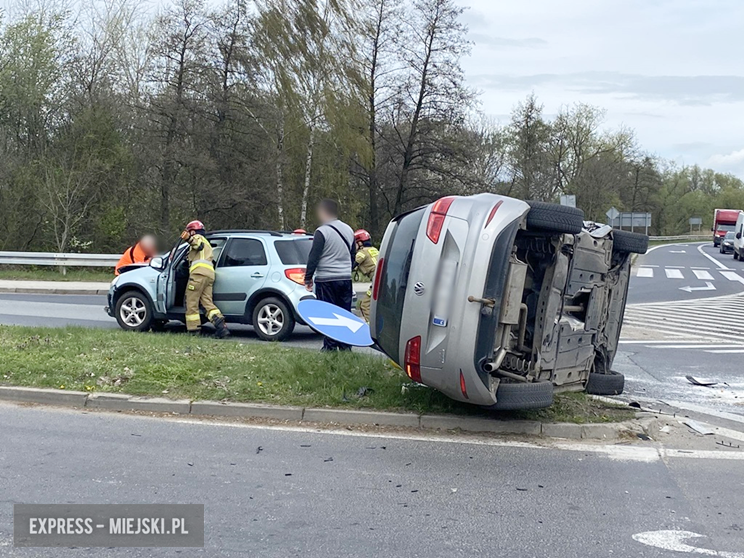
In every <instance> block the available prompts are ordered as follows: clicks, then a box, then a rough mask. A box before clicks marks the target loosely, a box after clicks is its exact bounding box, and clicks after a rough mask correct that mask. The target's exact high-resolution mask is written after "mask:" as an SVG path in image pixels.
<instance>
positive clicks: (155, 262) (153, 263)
mask: <svg viewBox="0 0 744 558" xmlns="http://www.w3.org/2000/svg"><path fill="white" fill-rule="evenodd" d="M150 267H152V268H155V269H157V270H158V271H162V270H163V269H165V265H164V264H163V258H161V257H157V258H153V259H151V260H150Z"/></svg>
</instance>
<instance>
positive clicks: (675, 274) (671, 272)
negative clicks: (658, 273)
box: [664, 267, 684, 279]
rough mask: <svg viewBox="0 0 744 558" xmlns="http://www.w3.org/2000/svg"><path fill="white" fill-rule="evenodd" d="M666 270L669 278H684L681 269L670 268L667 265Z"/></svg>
mask: <svg viewBox="0 0 744 558" xmlns="http://www.w3.org/2000/svg"><path fill="white" fill-rule="evenodd" d="M664 271H665V272H666V276H667V278H669V279H684V275H682V272H681V271H680V270H679V269H669V268H668V267H667V268H666V269H665V270H664Z"/></svg>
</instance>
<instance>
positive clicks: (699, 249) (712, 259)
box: [698, 244, 729, 269]
mask: <svg viewBox="0 0 744 558" xmlns="http://www.w3.org/2000/svg"><path fill="white" fill-rule="evenodd" d="M703 246H705V244H701V245H700V246H698V252H700V253H701V254H702V255H703V256H705V257H706V258H708V259H709V260H710V261H712V262H713V263H714V264H716V267H717V268H718V269H729V268H728V267H726V265H724V264H723V263H722V262H719V261H718V260H717V259H715V258H714V257H713V256H711V255H710V254H706V253H705V251H704V250H703Z"/></svg>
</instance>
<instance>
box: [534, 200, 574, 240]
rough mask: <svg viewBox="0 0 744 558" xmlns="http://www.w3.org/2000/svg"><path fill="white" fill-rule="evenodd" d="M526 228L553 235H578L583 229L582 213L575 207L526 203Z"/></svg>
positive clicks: (537, 202) (538, 202)
mask: <svg viewBox="0 0 744 558" xmlns="http://www.w3.org/2000/svg"><path fill="white" fill-rule="evenodd" d="M527 203H528V204H529V205H530V211H529V213H527V228H528V229H530V230H539V231H547V232H554V233H565V234H579V233H580V232H581V230H582V229H583V228H584V212H583V211H582V210H581V209H578V208H576V207H568V206H565V205H557V204H554V203H546V202H540V201H528V202H527Z"/></svg>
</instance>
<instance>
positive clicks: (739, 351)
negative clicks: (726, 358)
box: [705, 349, 744, 355]
mask: <svg viewBox="0 0 744 558" xmlns="http://www.w3.org/2000/svg"><path fill="white" fill-rule="evenodd" d="M705 352H706V353H713V354H716V355H740V354H742V353H744V349H730V350H725V351H705Z"/></svg>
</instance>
